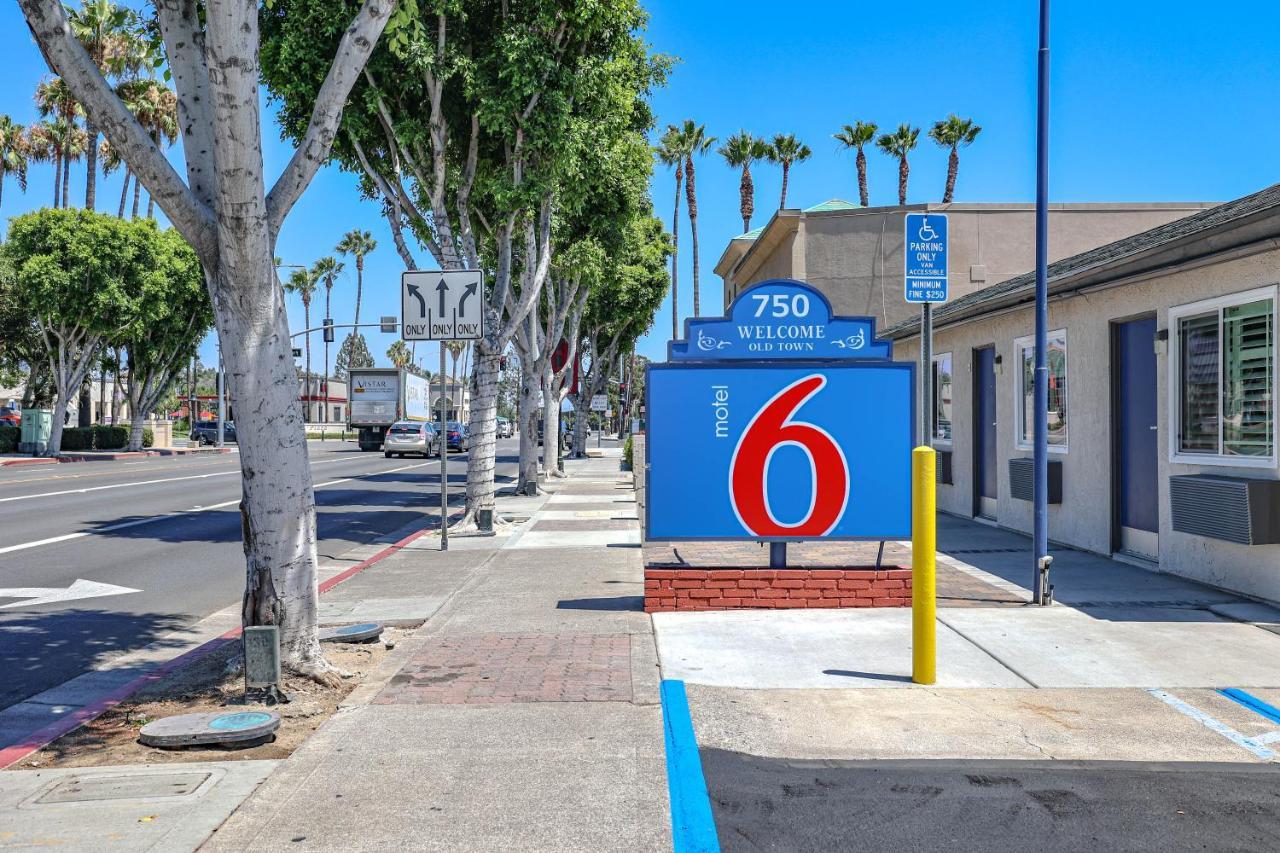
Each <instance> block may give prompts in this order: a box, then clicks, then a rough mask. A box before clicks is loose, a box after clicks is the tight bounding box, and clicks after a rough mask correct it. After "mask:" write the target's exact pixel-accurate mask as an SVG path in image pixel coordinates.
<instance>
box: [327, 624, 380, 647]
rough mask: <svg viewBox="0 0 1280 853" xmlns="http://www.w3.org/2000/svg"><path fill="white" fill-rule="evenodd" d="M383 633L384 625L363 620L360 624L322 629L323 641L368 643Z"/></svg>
mask: <svg viewBox="0 0 1280 853" xmlns="http://www.w3.org/2000/svg"><path fill="white" fill-rule="evenodd" d="M381 635H382V625H380V624H379V623H377V622H361V623H360V624H359V625H343V626H342V627H340V628H325V629H323V630H321V631H320V642H322V643H367V642H370V641H372V640H376V639H378V637H380V636H381Z"/></svg>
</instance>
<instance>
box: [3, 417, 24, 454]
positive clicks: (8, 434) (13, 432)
mask: <svg viewBox="0 0 1280 853" xmlns="http://www.w3.org/2000/svg"><path fill="white" fill-rule="evenodd" d="M21 436H22V428H21V427H16V426H12V425H10V424H2V425H0V453H13V452H14V451H15V450H17V449H18V440H19V438H21Z"/></svg>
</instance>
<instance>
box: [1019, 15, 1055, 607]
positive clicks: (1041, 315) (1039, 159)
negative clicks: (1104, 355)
mask: <svg viewBox="0 0 1280 853" xmlns="http://www.w3.org/2000/svg"><path fill="white" fill-rule="evenodd" d="M1038 66H1039V68H1038V73H1039V79H1038V87H1037V92H1036V372H1035V389H1034V400H1035V403H1034V405H1035V420H1034V425H1035V426H1034V430H1035V432H1034V436H1033V439H1034V447H1035V458H1034V460H1033V467H1034V472H1035V474H1034V481H1033V484H1032V486H1033V495H1032V497H1033V498H1034V516H1035V521H1034V531H1033V541H1032V543H1031V544H1032V550H1033V551H1034V557H1035V566H1034V567H1033V571H1034V579H1033V586H1032V589H1033V590H1034V595H1033V597H1032V600H1033V601H1034V602H1035V603H1036V604H1044V603H1046V602H1045V595H1046V592H1047V590H1046V589H1045V588H1044V586H1045V574H1046V572H1047V568H1048V562H1047V561H1048V559H1049V367H1048V358H1047V352H1046V351H1047V349H1048V345H1049V0H1040V50H1039V54H1038ZM1015 369H1021V368H1020V367H1018V368H1015Z"/></svg>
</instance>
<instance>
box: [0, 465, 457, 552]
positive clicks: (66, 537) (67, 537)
mask: <svg viewBox="0 0 1280 853" xmlns="http://www.w3.org/2000/svg"><path fill="white" fill-rule="evenodd" d="M316 464H317V465H318V464H321V463H316ZM439 464H440V463H439V462H438V461H432V462H421V463H419V464H417V465H404V466H402V467H400V468H384V469H381V470H376V471H366V472H364V473H363V474H356V475H354V476H351V477H343V478H342V479H340V480H330V481H328V482H327V483H316V484H315V485H313V486H312V489H323V488H325V487H326V486H336V485H338V484H339V483H349V482H351V481H352V480H358V479H360V478H362V477H370V476H375V475H378V474H394V473H397V472H399V471H409V470H411V469H413V468H422V467H425V466H427V465H439ZM229 473H232V472H229ZM233 473H239V472H238V471H236V472H233ZM239 503H240V499H239V498H234V499H233V500H229V501H223V502H222V503H219V504H210V505H208V506H197V507H192V508H191V509H179V510H175V511H173V512H166V513H164V514H162V515H152V516H148V517H146V518H137V519H134V520H133V521H123V522H121V523H119V524H109V525H107V526H106V527H98V528H95V529H93V530H81V531H78V532H76V533H64V534H63V535H61V536H51V537H49V538H48V539H37V540H36V541H34V542H23V543H21V544H19V545H9V546H7V547H4V548H0V554H11V553H13V552H14V551H26V550H28V549H31V548H40V547H43V546H45V545H56V544H57V543H59V542H70V541H71V540H73V539H83V538H84V537H86V536H93V535H94V534H96V533H111V532H112V531H115V530H125V529H127V528H130V527H138V526H139V525H142V524H150V523H151V522H153V521H163V520H164V519H167V518H180V517H182V516H187V515H192V514H194V513H197V512H209V511H210V510H215V509H225V508H226V507H229V506H236V505H237V504H239Z"/></svg>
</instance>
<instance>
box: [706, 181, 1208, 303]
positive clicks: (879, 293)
mask: <svg viewBox="0 0 1280 853" xmlns="http://www.w3.org/2000/svg"><path fill="white" fill-rule="evenodd" d="M1207 207H1212V204H1209V203H1201V202H1194V203H1115V204H1110V203H1108V204H1055V205H1050V211H1051V216H1050V220H1049V221H1050V231H1049V259H1050V260H1057V259H1059V258H1065V257H1069V256H1071V255H1075V254H1078V253H1080V252H1083V251H1085V250H1087V249H1092V248H1094V247H1095V246H1101V245H1102V244H1104V243H1110V242H1111V241H1112V240H1118V239H1120V238H1121V237H1127V236H1129V235H1130V234H1136V233H1138V232H1139V231H1145V230H1147V229H1148V228H1154V227H1156V226H1158V225H1163V224H1165V223H1167V222H1172V221H1173V220H1176V219H1181V218H1182V217H1184V216H1187V215H1188V214H1191V213H1196V212H1198V211H1201V210H1204V209H1205V208H1207ZM921 211H932V212H939V213H946V214H947V215H948V222H949V227H950V231H951V235H950V252H951V269H950V282H949V285H950V292H951V298H952V299H956V298H959V297H962V296H964V295H965V294H968V293H972V292H973V291H975V290H980V289H982V288H984V287H990V286H992V285H995V284H999V283H1000V282H1002V281H1005V280H1007V279H1010V278H1012V277H1014V276H1016V275H1018V274H1020V273H1023V272H1025V271H1027V270H1029V269H1031V268H1032V266H1033V265H1034V263H1035V206H1034V205H1031V204H971V203H958V202H957V203H953V204H916V205H906V206H896V205H895V206H892V207H859V206H857V205H854V204H850V203H849V202H846V201H841V200H839V199H833V200H831V201H828V202H825V203H823V204H819V205H817V206H815V207H810V208H807V209H805V210H789V209H788V210H779V211H778V212H777V213H775V214H774V215H773V217H772V218H770V220H769V221H768V222H767V223H766V224H765V225H764V226H763V227H761V228H757V229H755V230H754V231H749V232H747V233H746V234H743V235H742V236H740V237H735V238H734V239H733V240H730V241H729V245H728V246H727V247H726V248H725V250H724V254H722V255H721V257H720V260H719V262H718V263H717V264H716V267H715V271H716V274H717V275H719V276H720V277H721V278H722V279H724V304H725V305H728V304H730V303H731V302H732V301H733V299H734V297H735V296H737V295H738V293H739V292H740V291H741V290H742V289H743V288H745V287H747V286H749V285H752V284H755V283H756V282H760V281H765V280H767V279H771V278H794V279H799V280H800V281H804V282H808V283H809V284H811V285H813V286H814V287H816V288H818V290H820V291H822V293H823V294H824V295H825V296H826V297H827V298H828V299H829V300H830V301H831V306H832V308H833V309H834V310H835V312H836V313H837V314H842V315H853V316H869V317H875V318H876V320H877V322H878V323H879V324H880V327H881V328H883V327H885V326H887V325H890V324H892V323H896V322H898V321H900V320H904V319H906V318H907V317H909V316H911V315H912V314H913V312H915V311H918V310H919V309H918V308H913V307H911V306H909V305H907V304H906V303H905V302H904V301H903V298H902V234H903V217H904V216H905V215H906V214H908V213H915V212H921Z"/></svg>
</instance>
